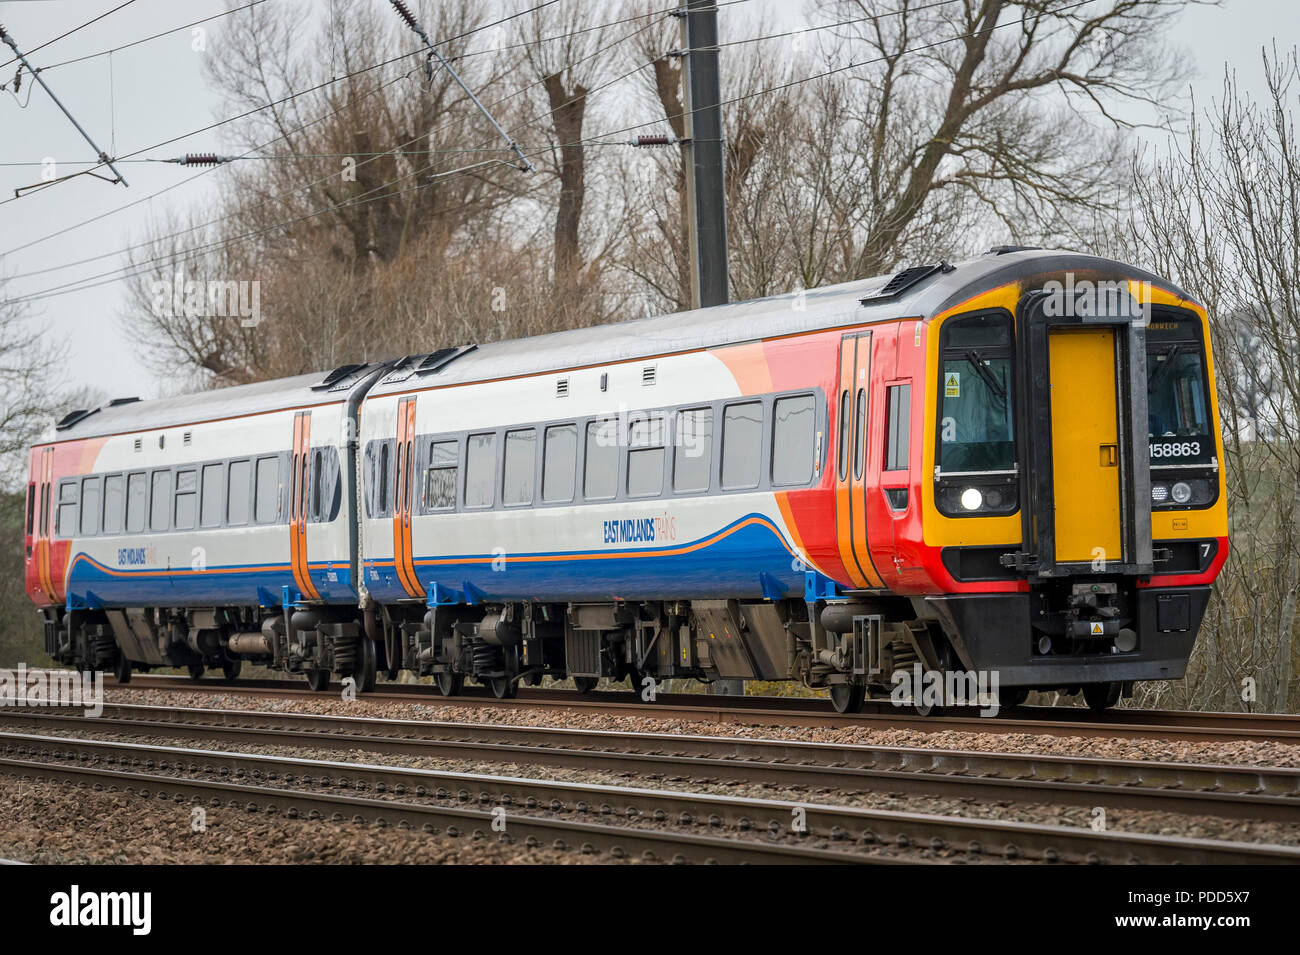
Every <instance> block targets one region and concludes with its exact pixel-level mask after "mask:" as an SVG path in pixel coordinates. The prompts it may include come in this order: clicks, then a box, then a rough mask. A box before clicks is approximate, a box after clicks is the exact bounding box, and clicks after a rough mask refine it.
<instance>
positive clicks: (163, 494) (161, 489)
mask: <svg viewBox="0 0 1300 955" xmlns="http://www.w3.org/2000/svg"><path fill="white" fill-rule="evenodd" d="M171 499H172V475H171V472H170V471H154V472H153V498H152V499H151V501H150V509H149V530H151V531H165V530H167V526H168V522H167V512H168V511H169V510H170V508H169V507H168V505H169V504H170V503H171Z"/></svg>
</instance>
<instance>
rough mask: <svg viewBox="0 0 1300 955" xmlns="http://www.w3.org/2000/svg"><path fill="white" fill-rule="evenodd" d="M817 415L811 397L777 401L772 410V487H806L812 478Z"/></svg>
mask: <svg viewBox="0 0 1300 955" xmlns="http://www.w3.org/2000/svg"><path fill="white" fill-rule="evenodd" d="M816 430H817V412H816V408H815V405H814V403H813V396H812V395H796V396H794V397H792V398H777V399H776V402H775V403H774V404H773V410H772V483H773V484H779V485H786V486H789V485H794V484H807V483H808V482H809V481H811V480H812V475H813V435H814V433H815V432H816Z"/></svg>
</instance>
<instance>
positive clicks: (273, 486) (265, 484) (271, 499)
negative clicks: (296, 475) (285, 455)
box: [253, 457, 280, 524]
mask: <svg viewBox="0 0 1300 955" xmlns="http://www.w3.org/2000/svg"><path fill="white" fill-rule="evenodd" d="M279 515H280V459H279V458H278V457H272V458H258V459H257V496H256V497H255V498H254V499H253V520H255V521H257V523H259V524H269V523H271V522H272V521H274V520H275V519H276V518H277V517H279Z"/></svg>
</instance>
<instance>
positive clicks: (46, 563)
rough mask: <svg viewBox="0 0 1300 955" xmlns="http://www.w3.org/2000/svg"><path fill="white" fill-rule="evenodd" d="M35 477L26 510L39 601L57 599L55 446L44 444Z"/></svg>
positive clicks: (28, 552)
mask: <svg viewBox="0 0 1300 955" xmlns="http://www.w3.org/2000/svg"><path fill="white" fill-rule="evenodd" d="M32 478H33V480H31V481H30V482H28V485H27V488H28V491H27V513H26V521H27V523H26V525H25V529H26V536H27V541H26V551H25V553H26V555H27V563H28V565H29V566H30V567H31V569H32V571H33V572H34V573H31V574H28V575H27V576H28V580H29V589H30V592H31V595H32V597H33V599H35V600H36V601H37V602H38V603H54V602H56V601H57V597H56V596H55V588H54V575H53V566H52V561H51V559H50V541H51V538H52V537H53V533H54V527H53V510H54V487H53V484H54V449H53V448H41V450H40V453H39V458H38V459H37V461H36V462H35V467H34V474H33V475H32Z"/></svg>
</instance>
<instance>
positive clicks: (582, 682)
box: [573, 676, 600, 693]
mask: <svg viewBox="0 0 1300 955" xmlns="http://www.w3.org/2000/svg"><path fill="white" fill-rule="evenodd" d="M599 682H600V680H599V678H597V677H594V676H575V677H574V678H573V687H574V689H576V690H577V691H578V692H579V693H590V692H591V691H592V690H594V689H595V688H596V684H597V683H599Z"/></svg>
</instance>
